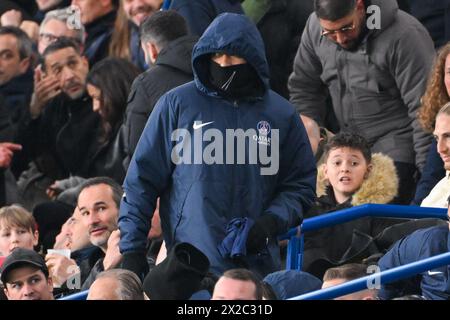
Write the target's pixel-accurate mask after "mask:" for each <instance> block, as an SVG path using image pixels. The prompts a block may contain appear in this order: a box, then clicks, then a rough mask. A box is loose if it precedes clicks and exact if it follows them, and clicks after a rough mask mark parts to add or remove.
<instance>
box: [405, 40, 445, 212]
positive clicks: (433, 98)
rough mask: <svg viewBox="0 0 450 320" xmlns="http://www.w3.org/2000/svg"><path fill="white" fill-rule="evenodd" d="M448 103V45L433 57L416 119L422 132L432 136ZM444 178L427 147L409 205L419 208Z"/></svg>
mask: <svg viewBox="0 0 450 320" xmlns="http://www.w3.org/2000/svg"><path fill="white" fill-rule="evenodd" d="M449 101H450V42H449V43H447V44H446V45H445V46H443V47H442V48H441V49H440V50H439V52H438V55H437V57H436V60H435V62H434V66H433V69H432V70H431V73H430V76H429V79H428V84H427V88H426V90H425V94H424V95H423V97H422V105H421V107H420V109H419V111H418V112H417V117H418V119H419V122H420V124H421V126H422V128H423V129H424V130H425V131H426V132H429V133H433V130H434V124H435V120H436V115H437V113H438V112H439V110H440V109H441V107H442V106H443V105H445V104H446V103H447V102H449ZM444 175H445V169H444V163H443V162H442V159H441V157H440V156H439V154H438V152H437V148H436V141H435V140H434V139H433V142H432V144H431V146H430V149H429V151H428V156H427V162H426V164H425V167H424V169H423V172H422V177H421V178H420V181H419V182H418V184H417V188H416V194H415V196H414V200H413V202H412V204H416V205H420V204H421V202H422V200H423V199H424V198H425V197H426V196H427V195H428V194H429V193H430V191H431V189H433V187H434V186H435V185H436V183H438V182H439V180H441V179H442V178H443V177H444Z"/></svg>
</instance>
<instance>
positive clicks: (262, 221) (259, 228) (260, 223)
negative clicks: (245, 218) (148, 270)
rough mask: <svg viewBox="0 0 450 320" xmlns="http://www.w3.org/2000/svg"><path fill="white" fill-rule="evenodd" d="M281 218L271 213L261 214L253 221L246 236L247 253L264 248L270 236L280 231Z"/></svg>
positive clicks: (272, 236)
mask: <svg viewBox="0 0 450 320" xmlns="http://www.w3.org/2000/svg"><path fill="white" fill-rule="evenodd" d="M280 226H281V220H280V219H279V218H278V217H276V216H274V215H272V214H265V215H262V216H261V217H260V218H258V219H257V220H256V221H255V224H254V225H253V226H252V227H251V229H250V231H249V232H248V237H247V244H246V245H247V253H256V252H258V251H260V250H261V249H263V248H265V247H266V245H267V243H268V242H269V239H270V238H274V237H275V236H276V235H277V234H278V233H279V232H280Z"/></svg>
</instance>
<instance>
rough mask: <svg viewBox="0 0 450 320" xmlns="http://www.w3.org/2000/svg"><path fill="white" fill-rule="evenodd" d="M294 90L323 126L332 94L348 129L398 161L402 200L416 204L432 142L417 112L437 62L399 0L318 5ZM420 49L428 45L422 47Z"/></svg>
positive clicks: (330, 0)
mask: <svg viewBox="0 0 450 320" xmlns="http://www.w3.org/2000/svg"><path fill="white" fill-rule="evenodd" d="M314 10H315V12H314V13H312V14H311V16H310V18H309V20H308V22H307V25H306V27H305V31H304V33H303V37H302V40H301V43H300V46H299V48H298V51H297V55H296V58H295V61H294V71H293V73H292V74H291V76H290V79H289V83H288V87H289V91H290V98H291V102H292V103H293V104H294V105H295V106H296V107H297V110H298V111H299V112H300V113H301V114H302V115H303V116H306V117H309V118H311V119H313V120H315V121H317V122H318V123H319V125H321V126H323V124H324V120H325V117H326V115H327V114H328V113H329V112H330V110H327V96H328V92H329V94H330V96H331V100H332V105H333V109H334V113H335V114H336V116H337V120H338V124H339V126H340V128H341V130H352V131H356V132H359V133H360V134H361V135H362V136H364V138H366V139H367V140H368V142H369V144H370V146H371V149H372V152H382V153H384V154H386V155H388V156H390V157H391V158H392V159H394V161H395V166H396V169H397V172H398V175H399V178H400V188H399V196H398V198H397V199H396V202H398V203H409V200H410V199H411V197H412V195H413V191H414V186H415V179H414V176H415V173H416V170H417V169H418V170H419V171H420V170H422V168H423V166H424V164H425V157H426V152H427V150H428V146H429V144H430V142H431V139H430V138H431V137H430V136H427V135H426V134H425V133H424V132H423V131H422V130H421V128H420V125H419V123H418V121H417V119H416V111H417V109H418V107H419V104H420V98H421V96H422V94H423V92H424V90H425V85H426V77H424V75H427V74H428V72H429V70H430V68H431V64H432V60H433V57H434V46H433V42H432V40H431V38H430V36H429V35H428V33H427V31H426V30H425V28H424V27H423V26H422V25H421V24H420V23H419V22H418V21H417V20H416V19H415V18H413V17H411V16H410V15H408V14H407V13H405V12H403V11H401V10H399V9H398V6H397V2H396V1H391V0H371V1H367V0H315V2H314ZM419 44H420V45H419Z"/></svg>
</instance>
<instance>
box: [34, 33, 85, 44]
mask: <svg viewBox="0 0 450 320" xmlns="http://www.w3.org/2000/svg"><path fill="white" fill-rule="evenodd" d="M39 37H40V38H41V39H42V40H43V41H45V42H47V43H53V42H56V41H58V40H60V39H61V38H66V39H70V40H72V41H75V42H76V43H78V44H79V43H80V40H79V39H77V38H74V37H65V36H59V37H58V36H55V35H54V34H51V33H40V34H39Z"/></svg>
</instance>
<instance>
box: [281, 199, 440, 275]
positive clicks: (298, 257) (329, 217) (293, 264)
mask: <svg viewBox="0 0 450 320" xmlns="http://www.w3.org/2000/svg"><path fill="white" fill-rule="evenodd" d="M363 217H385V218H408V219H422V218H438V219H447V209H442V208H424V207H416V206H400V205H387V204H364V205H361V206H356V207H352V208H348V209H344V210H339V211H336V212H331V213H327V214H323V215H320V216H317V217H314V218H309V219H305V220H304V221H303V223H302V225H301V226H299V227H295V228H292V229H291V230H289V232H288V233H286V234H284V235H282V236H281V237H279V239H280V240H287V239H289V244H288V252H287V258H286V269H288V270H301V266H302V261H303V242H304V240H303V234H304V233H305V232H308V231H313V230H318V229H321V228H325V227H331V226H334V225H337V224H341V223H345V222H348V221H351V220H355V219H359V218H363ZM300 230H301V234H300Z"/></svg>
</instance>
